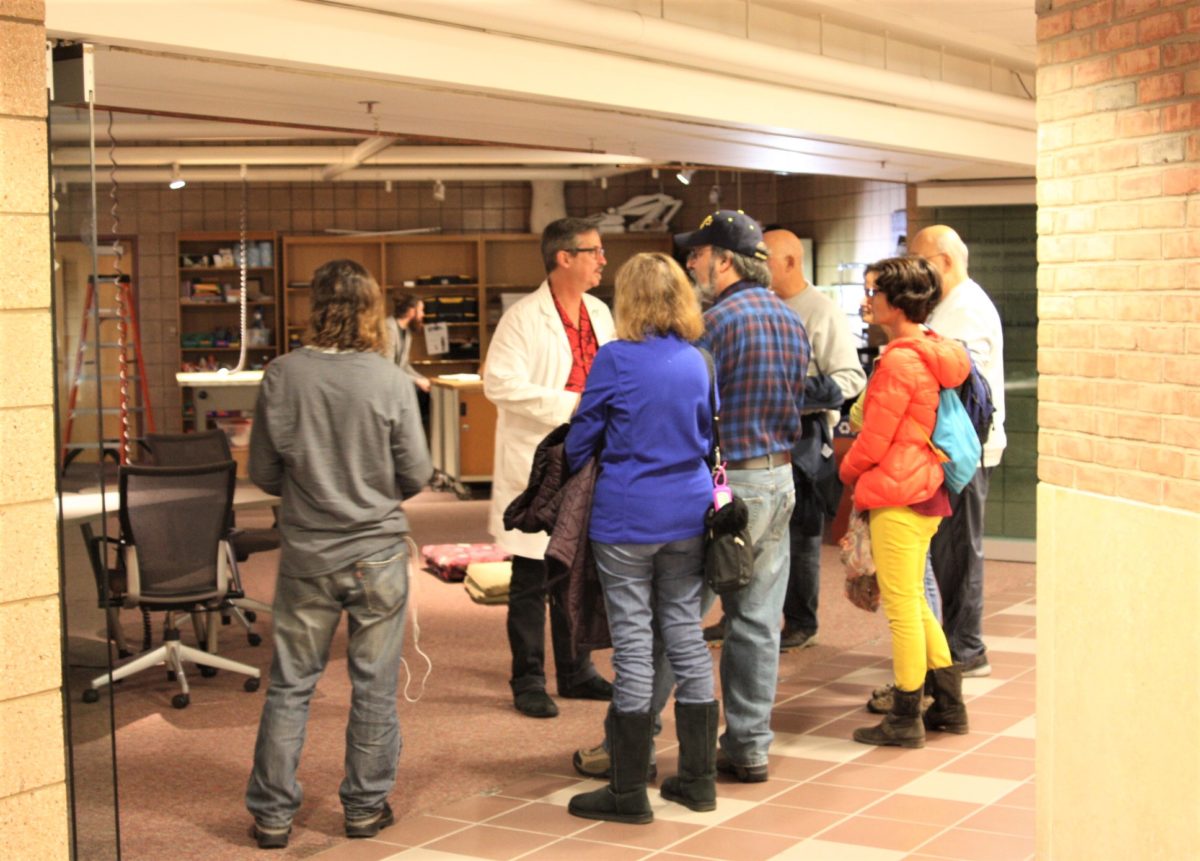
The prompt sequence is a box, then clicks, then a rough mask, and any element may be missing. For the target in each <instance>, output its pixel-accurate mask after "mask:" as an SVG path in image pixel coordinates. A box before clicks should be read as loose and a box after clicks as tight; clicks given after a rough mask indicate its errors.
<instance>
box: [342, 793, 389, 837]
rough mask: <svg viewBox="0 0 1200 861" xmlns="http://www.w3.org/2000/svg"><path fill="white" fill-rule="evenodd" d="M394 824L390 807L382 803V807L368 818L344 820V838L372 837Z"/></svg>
mask: <svg viewBox="0 0 1200 861" xmlns="http://www.w3.org/2000/svg"><path fill="white" fill-rule="evenodd" d="M394 824H396V817H395V816H394V815H393V814H392V806H391V805H390V804H388V803H387V802H386V801H385V802H383V807H381V808H379V809H378V810H376V811H375V812H374V813H372V814H371V815H370V816H364V817H362V818H361V819H350V818H349V817H347V819H346V836H347V837H354V838H357V837H374V836H375V835H376V834H378V833H379V832H380V831H381V830H383V829H384V828H387V827H388V826H389V825H394Z"/></svg>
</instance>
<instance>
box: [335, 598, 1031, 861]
mask: <svg viewBox="0 0 1200 861" xmlns="http://www.w3.org/2000/svg"><path fill="white" fill-rule="evenodd" d="M989 602H990V603H989V615H988V617H987V618H986V619H985V621H984V633H985V637H986V640H987V643H988V654H989V656H990V662H991V666H992V674H991V676H990V677H988V678H978V679H967V680H965V681H964V685H963V690H964V693H965V694H966V695H967V700H968V709H969V712H970V720H971V732H970V734H968V735H965V736H955V735H943V734H930V736H929V737H928V739H927V741H926V746H925V748H924V749H922V750H899V749H896V748H872V747H867V746H864V745H860V744H856V743H854V742H853V741H851V740H850V732H851V730H853V729H854V728H855V727H857V726H862V725H865V724H869V723H873V722H875V721H877V720H878V718H876V717H874V716H872V715H869V714H868V713H867V712H866V710H865V709H864V708H863V703H864V702H865V700H866V698H867V696H868V695H869V693H870V691H871V690H872V688H874V687H876V686H878V685H881V684H884V683H887V682H889V681H891V671H890V663H891V662H890V658H889V655H888V645H887V644H886V643H883V644H881V645H879V646H875V647H872V649H871V651H868V652H863V651H850V652H842V653H839V654H837V655H835V656H833V657H831V659H830V660H829V661H827V662H822V663H821V664H819V665H815V666H810V667H808V668H807V669H805V670H804V671H802V673H801V674H800V675H799V676H798V677H789V678H787V679H786V680H785V681H784V682H781V684H780V686H779V693H778V696H777V705H776V708H775V714H774V720H773V725H774V729H775V733H776V735H775V741H774V744H773V745H772V748H771V777H770V780H768V781H767V782H765V783H759V784H740V783H736V782H731V781H728V780H726V779H724V778H722V779H721V782H720V783H719V784H718V787H717V793H718V806H717V809H716V811H714V812H711V813H692V812H691V811H689V810H687V809H686V808H684V807H681V806H679V805H677V804H673V803H670V802H667V801H664V800H663V799H662V798H661V797H659V795H658V794H657V791H655V790H654V788H652V791H651V803H652V804H653V806H654V815H655V821H654V822H653V823H652V824H650V825H618V824H614V823H602V822H590V821H588V820H584V819H577V818H575V817H573V816H570V815H569V814H568V813H567V810H566V805H567V801H568V799H569V798H570V797H571V796H572V795H573V794H575V793H576V792H579V791H581V790H586V789H592V788H595V787H596V786H597V785H598V784H597V783H596V782H595V781H588V780H580V779H579V778H578V776H576V775H574V774H570V773H565V772H564V773H560V774H547V773H540V774H530V775H528V776H525V777H522V778H520V779H516V780H514V782H513V783H511V784H509V785H508V786H505V787H503V788H502V789H501V790H500V791H499V792H497V793H495V794H491V795H481V796H476V797H472V798H467V799H464V800H461V801H458V802H455V803H453V804H450V805H448V806H446V807H443V808H441V809H439V810H435V811H433V812H432V813H428V814H423V815H419V816H414V817H410V818H408V819H405V820H402V821H401V822H398V823H397V824H396V825H394V826H393V827H391V828H388V829H386V830H384V831H381V832H380V834H379V836H378V837H377V838H376V839H373V840H360V841H353V842H348V843H345V844H342V845H340V846H337V847H335V848H334V849H332V850H329V851H327V852H324V853H322V854H320V855H319V856H316V857H318V858H319V859H321V861H382V859H404V861H451V859H495V861H508V859H518V858H519V859H522V861H524V859H529V861H533V859H571V861H588V859H597V861H599V859H603V861H625V859H629V861H634V859H642V858H647V859H649V858H653V859H679V861H683V859H697V858H702V859H730V861H759V859H763V861H765V859H780V860H781V861H784V859H804V861H902V859H903V861H1026V860H1027V859H1032V858H1033V857H1034V784H1033V772H1034V716H1033V715H1034V688H1035V684H1034V680H1035V673H1036V670H1035V669H1034V650H1035V644H1036V639H1035V635H1036V629H1035V618H1034V616H1035V613H1034V605H1033V584H1032V582H1031V583H1030V584H1029V586H1028V590H1027V593H1025V592H1022V591H1021V590H1017V591H1013V592H1006V593H1005V594H1004V595H1003V596H989ZM671 736H673V730H672V729H671V728H670V727H668V728H667V730H666V731H665V732H664V733H663V735H662V739H663V741H662V742H661V743H660V755H659V758H658V763H659V771H660V773H662V774H673V773H674V771H675V756H674V744H673V743H668V742H667V741H666V739H668V738H670V737H671Z"/></svg>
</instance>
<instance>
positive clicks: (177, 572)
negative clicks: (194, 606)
mask: <svg viewBox="0 0 1200 861" xmlns="http://www.w3.org/2000/svg"><path fill="white" fill-rule="evenodd" d="M236 470H237V464H235V463H234V462H233V461H232V460H226V461H224V462H220V463H208V464H204V465H201V466H122V467H121V471H120V479H119V483H120V493H121V534H122V536H123V538H124V539H125V541H126V542H128V543H131V544H133V545H134V547H135V548H136V551H135V552H136V555H137V567H138V575H139V581H140V590H139V591H140V597H139V601H140V602H141V603H146V604H155V603H157V604H168V603H187V602H190V601H201V600H208V599H209V598H214V597H219V596H220V595H221V594H222V593H223V591H224V588H225V587H224V584H223V583H221V582H220V577H219V574H220V570H221V569H220V568H219V566H218V558H219V557H220V555H221V550H220V542H221V540H222V539H223V538H224V537H225V534H226V531H227V525H226V524H227V523H228V520H229V515H230V512H231V511H232V509H233V487H234V476H235V473H236Z"/></svg>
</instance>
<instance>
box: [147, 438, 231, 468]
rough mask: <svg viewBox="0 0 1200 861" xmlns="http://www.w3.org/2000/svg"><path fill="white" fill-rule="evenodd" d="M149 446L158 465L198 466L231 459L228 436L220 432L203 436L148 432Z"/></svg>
mask: <svg viewBox="0 0 1200 861" xmlns="http://www.w3.org/2000/svg"><path fill="white" fill-rule="evenodd" d="M146 445H147V446H149V447H150V453H151V454H152V455H153V456H154V463H155V465H157V466H196V465H198V464H202V463H220V462H223V461H226V460H230V459H231V458H232V457H233V455H232V453H231V452H230V449H229V437H227V436H226V435H225V431H223V430H220V429H217V430H210V431H201V432H200V433H148V434H146Z"/></svg>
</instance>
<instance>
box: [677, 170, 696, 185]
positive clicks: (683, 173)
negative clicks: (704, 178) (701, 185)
mask: <svg viewBox="0 0 1200 861" xmlns="http://www.w3.org/2000/svg"><path fill="white" fill-rule="evenodd" d="M695 175H696V169H695V168H691V167H685V168H680V170H679V172H678V173H676V174H675V178H676V179H677V180H679V181H680V182H681V183H683V184H684V185H691V184H692V177H693V176H695Z"/></svg>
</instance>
